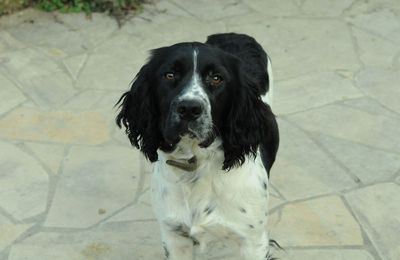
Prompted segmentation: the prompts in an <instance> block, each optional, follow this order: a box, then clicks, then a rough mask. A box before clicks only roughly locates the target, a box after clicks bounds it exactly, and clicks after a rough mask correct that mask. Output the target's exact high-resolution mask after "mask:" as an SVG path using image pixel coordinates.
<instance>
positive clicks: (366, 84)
mask: <svg viewBox="0 0 400 260" xmlns="http://www.w3.org/2000/svg"><path fill="white" fill-rule="evenodd" d="M399 75H400V70H396V71H393V70H385V69H381V68H367V69H365V70H363V71H362V72H361V73H360V74H358V75H357V78H356V80H357V85H358V86H359V88H360V89H361V90H362V91H364V92H365V93H367V95H369V96H370V97H372V98H374V99H376V100H377V101H378V102H379V103H380V104H382V106H384V107H387V108H389V109H390V110H392V111H395V112H396V113H398V114H399V115H400V102H399V100H400V91H399V86H400V77H399Z"/></svg>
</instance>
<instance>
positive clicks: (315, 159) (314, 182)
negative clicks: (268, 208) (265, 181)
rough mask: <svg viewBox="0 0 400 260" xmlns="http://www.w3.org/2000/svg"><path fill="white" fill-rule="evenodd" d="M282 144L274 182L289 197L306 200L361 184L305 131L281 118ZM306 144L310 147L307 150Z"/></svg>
mask: <svg viewBox="0 0 400 260" xmlns="http://www.w3.org/2000/svg"><path fill="white" fill-rule="evenodd" d="M278 123H279V128H280V136H281V144H280V148H279V149H280V150H279V156H278V157H277V159H276V162H275V164H274V166H273V167H272V171H271V182H272V184H273V185H274V187H275V188H276V189H277V190H279V192H280V193H282V194H283V196H285V198H286V199H287V200H296V199H304V198H309V197H314V196H318V195H322V194H327V193H332V192H339V191H341V190H343V189H346V188H351V187H356V186H357V183H356V182H355V181H354V180H353V179H351V177H349V176H348V175H347V174H346V172H345V171H344V169H342V168H340V167H339V166H338V165H337V164H335V163H334V161H333V160H332V159H331V158H330V157H329V156H327V155H326V154H325V153H324V152H323V151H322V150H321V149H320V148H319V147H318V146H317V145H316V144H315V143H314V142H313V141H312V140H311V139H310V138H309V137H308V136H307V135H306V134H305V133H304V132H302V131H301V130H300V129H299V128H298V127H296V126H295V125H293V124H290V123H287V122H285V121H283V120H279V122H278ZM304 147H308V149H307V152H304Z"/></svg>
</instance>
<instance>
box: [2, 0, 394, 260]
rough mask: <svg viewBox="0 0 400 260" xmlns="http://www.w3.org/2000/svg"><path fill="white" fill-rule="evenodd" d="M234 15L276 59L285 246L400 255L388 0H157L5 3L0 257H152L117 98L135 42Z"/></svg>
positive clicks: (232, 20) (176, 37)
mask: <svg viewBox="0 0 400 260" xmlns="http://www.w3.org/2000/svg"><path fill="white" fill-rule="evenodd" d="M230 31H235V32H244V33H248V34H250V35H252V36H254V37H256V39H257V40H258V41H259V42H260V43H262V45H263V46H264V47H265V48H266V49H267V50H268V52H269V54H270V55H271V57H272V60H273V65H274V69H275V80H276V85H275V86H276V87H275V103H274V111H275V112H276V114H277V116H278V120H279V125H280V130H281V138H282V143H281V147H280V151H279V155H278V159H277V162H276V165H275V166H274V168H273V172H272V178H271V182H272V186H273V188H272V190H271V195H272V198H271V203H270V208H271V215H270V219H269V226H270V227H269V230H270V232H271V236H272V237H273V238H275V239H276V240H278V241H279V242H280V244H281V245H282V246H283V247H284V248H285V249H286V252H282V253H281V254H282V256H281V258H282V259H296V260H298V259H307V260H310V259H318V260H320V259H346V260H348V259H352V260H353V259H354V260H358V259H362V260H370V259H371V260H372V259H382V260H383V259H391V260H398V259H400V243H399V238H400V77H399V75H400V74H399V73H400V4H399V2H398V0H381V1H358V0H341V1H329V0H292V1H289V0H288V1H279V0H269V1H262V0H258V1H257V0H254V1H236V0H223V1H204V0H202V1H186V0H169V1H160V2H159V3H158V4H157V5H156V6H148V7H146V8H145V11H144V12H143V13H142V14H141V15H140V16H139V17H136V18H134V19H132V20H130V21H129V22H127V23H126V24H125V26H123V27H122V28H121V29H119V28H118V27H117V24H116V22H115V20H113V19H112V18H109V17H107V16H105V15H94V16H93V19H92V20H87V19H85V17H83V16H82V15H78V14H69V15H52V14H43V13H40V12H37V11H34V10H26V11H24V12H22V13H19V14H14V15H13V16H10V17H2V18H1V19H0V100H1V102H0V154H1V156H0V259H1V260H5V259H9V260H17V259H40V260H47V259H51V260H53V259H57V260H71V259H74V260H75V259H76V260H80V259H135V260H136V259H148V260H153V259H161V255H162V251H161V246H160V241H159V232H158V227H157V224H156V221H155V219H154V216H153V213H152V210H151V206H150V199H149V197H150V196H149V175H150V173H149V170H150V167H149V166H148V164H147V162H145V161H144V159H143V157H141V156H140V155H139V153H138V152H137V151H135V150H133V149H131V147H130V146H129V144H128V140H127V139H126V138H125V136H124V135H123V133H122V132H121V131H120V130H118V129H117V128H116V127H115V125H114V122H113V118H114V115H115V109H114V108H113V105H114V103H115V102H116V101H117V99H118V97H119V96H120V95H121V93H122V92H123V91H124V90H127V88H128V85H129V82H130V81H131V79H132V78H133V77H134V75H135V74H136V72H137V71H138V69H139V68H140V66H141V65H142V64H143V63H144V61H145V60H146V56H147V53H146V51H147V50H149V49H152V48H156V47H160V46H163V45H168V44H172V43H175V42H179V41H193V40H198V41H204V40H205V38H206V36H207V35H208V34H211V33H216V32H230ZM210 259H234V258H233V257H232V253H230V250H226V249H217V250H214V252H212V253H210Z"/></svg>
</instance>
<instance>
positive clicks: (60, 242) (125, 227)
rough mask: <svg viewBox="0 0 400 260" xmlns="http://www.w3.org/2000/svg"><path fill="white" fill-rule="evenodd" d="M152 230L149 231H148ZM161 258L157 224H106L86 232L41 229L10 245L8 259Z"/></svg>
mask: <svg viewBox="0 0 400 260" xmlns="http://www.w3.org/2000/svg"><path fill="white" fill-rule="evenodd" d="M149 231H152V232H149ZM38 255H40V257H41V258H40V259H43V260H53V259H63V260H64V259H65V260H70V259H76V260H88V259H89V260H91V259H93V260H94V259H96V260H97V259H98V260H109V259H143V260H154V259H162V256H163V252H162V246H161V241H160V234H159V231H158V224H157V222H155V221H150V222H130V223H109V224H104V225H101V226H99V227H96V228H94V229H91V230H87V231H75V232H42V233H37V234H35V235H33V236H30V237H29V238H27V239H25V240H24V241H22V242H20V243H18V244H15V245H13V246H12V248H11V251H10V255H9V258H8V259H9V260H17V259H18V260H19V259H35V258H36V257H37V256H38Z"/></svg>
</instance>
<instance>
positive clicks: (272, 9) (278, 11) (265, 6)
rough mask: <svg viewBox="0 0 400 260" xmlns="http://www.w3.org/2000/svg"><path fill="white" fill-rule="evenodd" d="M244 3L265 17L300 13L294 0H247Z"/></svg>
mask: <svg viewBox="0 0 400 260" xmlns="http://www.w3.org/2000/svg"><path fill="white" fill-rule="evenodd" d="M244 4H246V5H247V6H250V7H251V8H252V9H253V10H254V11H256V12H259V13H262V14H264V15H265V16H266V17H279V16H298V15H299V13H300V10H299V8H298V7H297V5H296V4H295V3H294V1H279V0H269V1H264V0H247V1H245V2H244Z"/></svg>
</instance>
